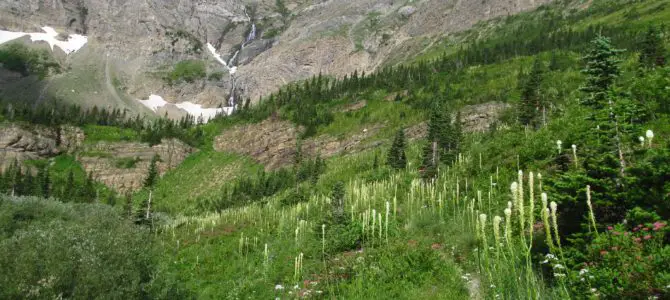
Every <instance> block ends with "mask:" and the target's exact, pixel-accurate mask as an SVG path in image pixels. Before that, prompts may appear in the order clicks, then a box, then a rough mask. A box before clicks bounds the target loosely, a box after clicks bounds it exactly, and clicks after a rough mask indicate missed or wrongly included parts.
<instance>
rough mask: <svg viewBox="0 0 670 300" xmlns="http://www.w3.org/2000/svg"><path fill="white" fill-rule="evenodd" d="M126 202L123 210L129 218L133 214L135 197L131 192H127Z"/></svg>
mask: <svg viewBox="0 0 670 300" xmlns="http://www.w3.org/2000/svg"><path fill="white" fill-rule="evenodd" d="M125 198H126V199H125V203H124V204H123V211H124V212H125V214H126V216H127V217H128V218H131V217H132V216H133V197H132V196H131V195H130V193H126V197H125Z"/></svg>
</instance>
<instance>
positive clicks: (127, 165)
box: [114, 157, 142, 169]
mask: <svg viewBox="0 0 670 300" xmlns="http://www.w3.org/2000/svg"><path fill="white" fill-rule="evenodd" d="M140 161H142V160H141V159H140V158H139V157H124V158H119V159H117V160H116V162H115V163H114V166H115V167H117V168H119V169H132V168H134V167H135V166H136V165H137V163H138V162H140Z"/></svg>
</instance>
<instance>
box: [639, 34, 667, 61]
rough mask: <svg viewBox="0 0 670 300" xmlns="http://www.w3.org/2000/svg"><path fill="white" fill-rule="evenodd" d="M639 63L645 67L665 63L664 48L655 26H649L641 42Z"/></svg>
mask: <svg viewBox="0 0 670 300" xmlns="http://www.w3.org/2000/svg"><path fill="white" fill-rule="evenodd" d="M641 48H642V49H641V51H640V64H641V65H642V66H644V67H647V68H654V67H657V66H663V65H665V49H664V47H663V40H662V39H661V34H660V32H659V30H658V28H656V26H649V28H648V29H647V32H646V34H645V36H644V38H643V40H642V43H641Z"/></svg>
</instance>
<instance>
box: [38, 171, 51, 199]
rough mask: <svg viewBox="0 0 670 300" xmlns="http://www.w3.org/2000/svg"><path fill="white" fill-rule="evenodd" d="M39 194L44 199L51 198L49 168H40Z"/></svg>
mask: <svg viewBox="0 0 670 300" xmlns="http://www.w3.org/2000/svg"><path fill="white" fill-rule="evenodd" d="M37 177H38V182H39V191H38V192H39V194H40V195H41V196H42V197H44V198H49V196H51V178H50V177H49V168H48V167H46V166H45V167H44V168H41V169H40V171H39V173H38V175H37Z"/></svg>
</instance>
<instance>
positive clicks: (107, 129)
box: [83, 125, 140, 144]
mask: <svg viewBox="0 0 670 300" xmlns="http://www.w3.org/2000/svg"><path fill="white" fill-rule="evenodd" d="M83 130H84V134H85V135H86V139H85V141H84V142H85V143H86V144H97V143H98V142H102V141H105V142H137V141H139V140H140V136H139V134H137V132H136V131H135V130H132V129H125V128H119V127H115V126H100V125H86V126H84V127H83Z"/></svg>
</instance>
